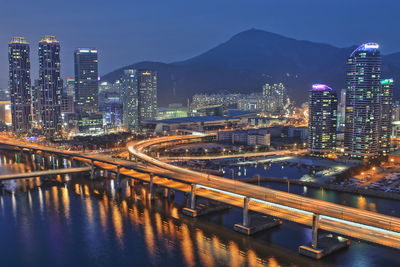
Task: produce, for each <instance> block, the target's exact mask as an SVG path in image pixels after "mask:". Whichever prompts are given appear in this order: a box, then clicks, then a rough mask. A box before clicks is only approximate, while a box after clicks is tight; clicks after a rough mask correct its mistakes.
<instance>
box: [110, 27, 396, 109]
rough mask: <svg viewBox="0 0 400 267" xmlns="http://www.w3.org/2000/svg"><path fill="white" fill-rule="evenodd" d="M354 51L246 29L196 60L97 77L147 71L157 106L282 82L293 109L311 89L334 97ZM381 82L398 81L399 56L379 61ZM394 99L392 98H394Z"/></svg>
mask: <svg viewBox="0 0 400 267" xmlns="http://www.w3.org/2000/svg"><path fill="white" fill-rule="evenodd" d="M356 47H357V46H351V47H347V48H339V47H335V46H332V45H330V44H323V43H316V42H311V41H307V40H297V39H293V38H290V37H286V36H283V35H279V34H276V33H271V32H267V31H263V30H258V29H250V30H246V31H243V32H240V33H238V34H236V35H234V36H232V37H231V38H230V39H229V40H227V41H226V42H223V43H221V44H220V45H217V46H215V47H213V48H211V49H209V50H207V51H205V52H204V53H201V54H200V55H197V56H194V57H192V58H189V59H186V60H182V61H177V62H172V63H163V62H152V61H142V62H138V63H135V64H132V65H128V66H125V67H123V68H119V69H117V70H115V71H113V72H110V73H108V74H106V75H104V76H103V77H102V80H105V81H110V82H113V81H115V80H116V79H118V78H119V77H120V76H121V74H122V73H123V70H124V69H126V68H149V69H154V70H156V71H158V73H159V92H158V98H159V104H160V105H167V104H168V103H176V102H181V103H185V102H186V100H187V99H188V98H190V97H191V96H192V95H193V94H196V93H214V92H218V91H229V92H232V93H234V92H236V93H250V92H256V91H259V92H260V91H261V88H262V85H263V84H265V83H277V82H283V83H284V84H285V85H286V86H287V88H288V93H289V95H290V97H291V98H293V99H294V100H295V102H296V103H297V104H301V103H303V102H305V101H307V97H308V93H307V92H308V90H309V88H310V87H311V85H312V84H313V83H326V84H328V85H330V86H331V87H333V88H334V89H336V90H337V91H339V90H340V89H342V88H344V85H345V77H346V75H345V71H346V59H347V57H348V56H349V55H350V54H351V52H352V51H353V50H354V49H355V48H356ZM382 58H383V71H384V72H383V75H382V78H386V77H389V76H390V77H391V78H396V77H398V76H399V75H400V52H399V53H392V54H389V55H383V56H382ZM396 96H397V95H396Z"/></svg>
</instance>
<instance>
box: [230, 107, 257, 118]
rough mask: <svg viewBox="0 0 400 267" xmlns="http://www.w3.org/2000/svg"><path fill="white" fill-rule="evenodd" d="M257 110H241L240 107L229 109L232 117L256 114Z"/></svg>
mask: <svg viewBox="0 0 400 267" xmlns="http://www.w3.org/2000/svg"><path fill="white" fill-rule="evenodd" d="M256 114H257V112H254V111H247V110H240V109H228V116H230V117H240V116H248V115H256Z"/></svg>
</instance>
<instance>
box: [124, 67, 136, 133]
mask: <svg viewBox="0 0 400 267" xmlns="http://www.w3.org/2000/svg"><path fill="white" fill-rule="evenodd" d="M121 83H122V92H121V95H122V106H123V108H122V110H123V113H122V121H123V124H124V126H125V127H126V128H127V129H129V130H136V129H137V128H138V126H139V104H138V102H139V93H138V80H137V71H136V70H132V69H128V70H125V71H124V76H123V77H122V79H121Z"/></svg>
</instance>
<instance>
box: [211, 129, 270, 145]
mask: <svg viewBox="0 0 400 267" xmlns="http://www.w3.org/2000/svg"><path fill="white" fill-rule="evenodd" d="M217 140H218V141H219V142H223V143H232V144H241V145H248V146H255V145H261V146H269V145H270V143H271V135H270V134H269V133H267V132H266V131H265V129H260V130H258V129H257V130H256V129H250V130H236V131H220V132H218V136H217Z"/></svg>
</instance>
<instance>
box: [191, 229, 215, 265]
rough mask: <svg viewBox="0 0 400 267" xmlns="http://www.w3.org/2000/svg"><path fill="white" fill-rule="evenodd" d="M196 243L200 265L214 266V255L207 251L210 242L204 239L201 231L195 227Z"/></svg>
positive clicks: (209, 247)
mask: <svg viewBox="0 0 400 267" xmlns="http://www.w3.org/2000/svg"><path fill="white" fill-rule="evenodd" d="M196 243H197V249H198V251H199V257H200V261H201V263H202V265H203V266H210V267H213V266H215V262H214V257H213V256H212V255H211V253H209V252H210V249H211V244H210V242H208V241H207V240H206V238H205V236H204V233H203V231H202V230H200V229H196Z"/></svg>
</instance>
